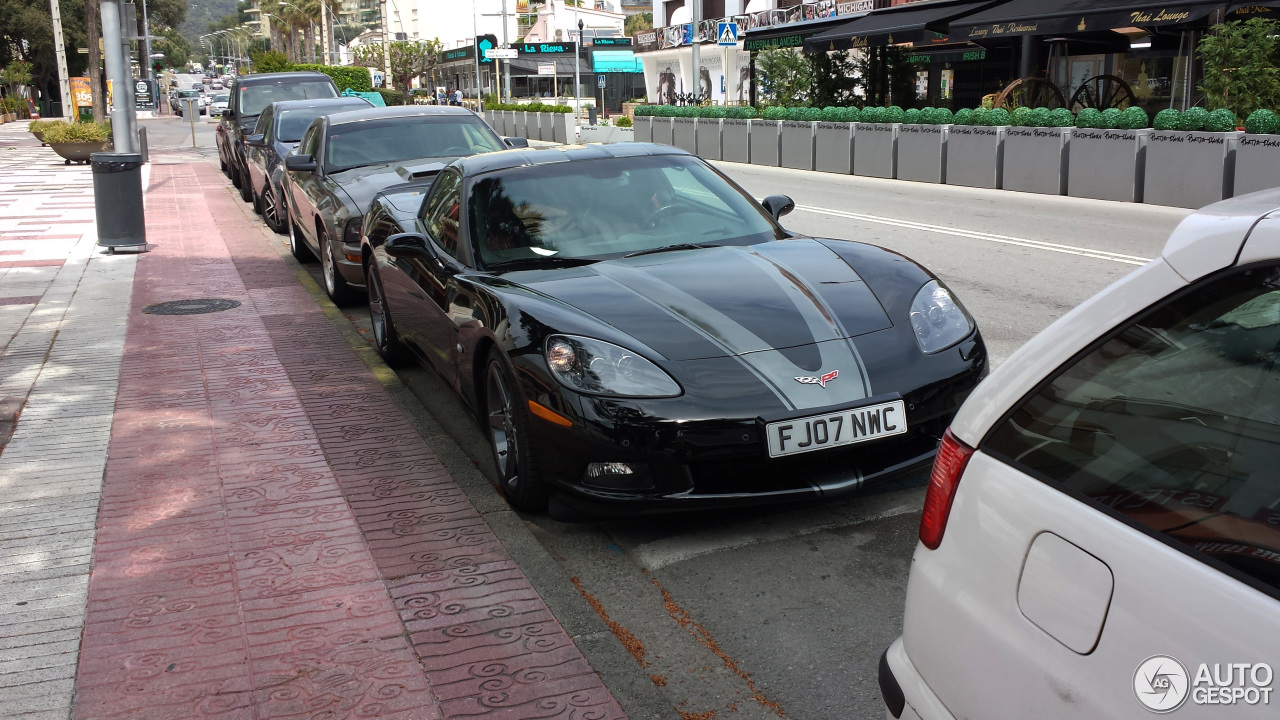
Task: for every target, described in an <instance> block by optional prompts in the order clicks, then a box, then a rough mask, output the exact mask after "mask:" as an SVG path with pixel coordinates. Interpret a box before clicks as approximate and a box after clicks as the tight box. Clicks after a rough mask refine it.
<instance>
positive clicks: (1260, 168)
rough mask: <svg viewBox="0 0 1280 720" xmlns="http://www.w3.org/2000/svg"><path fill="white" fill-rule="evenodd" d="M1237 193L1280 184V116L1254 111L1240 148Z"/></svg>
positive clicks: (1245, 124)
mask: <svg viewBox="0 0 1280 720" xmlns="http://www.w3.org/2000/svg"><path fill="white" fill-rule="evenodd" d="M1234 180H1235V187H1234V188H1233V189H1234V191H1235V194H1236V195H1244V194H1245V193H1251V192H1256V191H1258V190H1266V189H1268V188H1274V187H1280V115H1277V114H1276V113H1275V112H1274V111H1272V110H1254V111H1253V112H1251V113H1249V117H1247V118H1245V121H1244V136H1243V137H1241V138H1240V141H1239V148H1237V150H1236V167H1235V178H1234Z"/></svg>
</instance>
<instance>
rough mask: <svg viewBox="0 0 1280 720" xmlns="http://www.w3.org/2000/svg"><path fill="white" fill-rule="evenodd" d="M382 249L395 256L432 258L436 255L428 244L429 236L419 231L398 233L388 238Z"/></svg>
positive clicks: (421, 258)
mask: <svg viewBox="0 0 1280 720" xmlns="http://www.w3.org/2000/svg"><path fill="white" fill-rule="evenodd" d="M382 249H383V250H386V251H387V254H388V255H390V256H391V257H394V258H414V259H419V260H430V259H432V258H434V257H435V254H434V253H432V252H431V248H430V246H429V245H427V238H426V237H425V236H423V235H420V234H418V233H396V234H395V235H392V236H391V237H389V238H387V241H386V242H385V243H383V244H382Z"/></svg>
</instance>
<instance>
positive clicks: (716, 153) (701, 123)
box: [697, 118, 724, 160]
mask: <svg viewBox="0 0 1280 720" xmlns="http://www.w3.org/2000/svg"><path fill="white" fill-rule="evenodd" d="M723 122H724V121H723V120H721V119H720V118H698V131H697V132H698V157H700V158H702V159H703V160H719V159H720V158H721V156H722V154H723V152H722V150H721V147H720V128H721V123H723Z"/></svg>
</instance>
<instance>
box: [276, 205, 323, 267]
mask: <svg viewBox="0 0 1280 720" xmlns="http://www.w3.org/2000/svg"><path fill="white" fill-rule="evenodd" d="M284 222H285V225H286V226H287V227H288V229H287V231H286V232H287V233H288V235H289V252H290V253H292V254H293V257H294V259H295V260H297V261H298V262H300V263H309V262H311V261H312V260H315V259H316V256H315V253H313V252H311V248H309V247H307V240H306V238H304V237H302V231H301V230H299V229H298V226H297V225H294V224H293V216H292V215H290V214H289V212H288V208H286V209H285V215H284Z"/></svg>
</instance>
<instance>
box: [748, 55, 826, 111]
mask: <svg viewBox="0 0 1280 720" xmlns="http://www.w3.org/2000/svg"><path fill="white" fill-rule="evenodd" d="M756 82H757V83H758V87H759V90H758V93H757V97H758V98H759V100H760V102H761V103H762V104H769V105H780V106H782V107H796V106H798V105H805V104H807V103H808V101H809V98H810V95H811V93H812V90H813V67H812V66H811V65H810V64H809V61H808V60H805V58H804V56H803V55H802V54H801V53H800V51H799V50H797V49H795V48H770V49H768V50H764V51H762V52H761V53H760V54H759V55H758V56H756Z"/></svg>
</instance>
